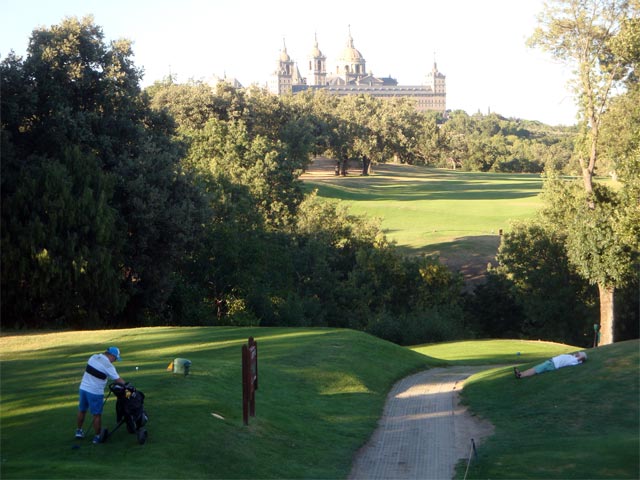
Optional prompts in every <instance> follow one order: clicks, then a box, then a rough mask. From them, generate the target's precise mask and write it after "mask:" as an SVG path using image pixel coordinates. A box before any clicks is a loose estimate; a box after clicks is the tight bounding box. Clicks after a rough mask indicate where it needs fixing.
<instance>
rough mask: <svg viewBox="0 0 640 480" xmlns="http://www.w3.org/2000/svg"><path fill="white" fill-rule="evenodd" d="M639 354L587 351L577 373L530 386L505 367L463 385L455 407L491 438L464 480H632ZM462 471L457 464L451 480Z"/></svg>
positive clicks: (625, 348) (624, 349)
mask: <svg viewBox="0 0 640 480" xmlns="http://www.w3.org/2000/svg"><path fill="white" fill-rule="evenodd" d="M639 353H640V348H639V342H638V340H633V341H627V342H621V343H617V344H613V345H608V346H603V347H600V348H597V349H590V350H588V354H589V359H588V361H587V362H585V363H584V364H583V365H580V366H576V367H567V368H563V369H560V370H558V371H554V372H549V373H545V374H542V375H536V376H534V377H531V378H526V379H520V380H516V379H515V377H514V375H513V369H512V368H510V367H509V368H500V369H494V370H490V371H486V372H483V373H480V374H477V375H475V376H473V377H471V378H470V379H469V380H468V381H467V383H466V384H465V388H464V390H463V392H462V398H463V401H464V403H466V404H468V405H470V407H471V409H472V411H473V412H474V413H476V414H478V415H480V416H482V417H483V418H486V419H488V420H489V421H491V422H492V423H493V424H494V426H495V433H494V435H493V436H491V437H490V438H489V439H488V440H487V441H486V442H485V443H483V444H482V445H481V447H480V448H479V450H478V452H479V456H478V460H477V461H474V462H472V463H471V467H470V470H469V472H468V475H467V478H469V479H471V478H475V479H486V478H505V479H512V478H523V479H524V478H539V479H587V478H589V479H596V478H608V479H623V478H624V479H637V478H638V477H639V475H640V441H639V438H640V436H639V432H640V421H639V417H640V408H639V407H640V391H639V383H640V375H639V373H640V355H639ZM534 364H535V362H533V363H527V364H524V365H523V368H527V367H530V366H532V365H534ZM465 470H466V463H465V462H462V464H460V465H459V467H458V469H457V478H463V477H464V472H465Z"/></svg>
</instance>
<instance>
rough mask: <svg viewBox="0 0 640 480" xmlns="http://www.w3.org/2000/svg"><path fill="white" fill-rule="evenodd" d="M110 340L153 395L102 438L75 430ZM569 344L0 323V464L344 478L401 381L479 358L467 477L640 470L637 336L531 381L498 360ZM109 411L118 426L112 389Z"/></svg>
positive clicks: (142, 473)
mask: <svg viewBox="0 0 640 480" xmlns="http://www.w3.org/2000/svg"><path fill="white" fill-rule="evenodd" d="M249 336H253V337H255V338H256V340H257V341H258V347H259V362H260V365H259V372H260V386H259V390H258V391H257V399H256V414H257V415H256V417H254V418H251V419H250V424H249V426H244V425H243V422H242V402H241V400H242V390H241V381H240V373H241V361H240V353H241V345H243V344H244V343H246V341H247V338H248V337H249ZM109 345H117V346H119V347H120V348H121V350H122V354H123V360H122V362H118V363H116V366H117V367H118V371H119V373H120V374H121V375H122V376H123V377H124V379H125V380H128V381H131V382H132V383H134V384H135V385H136V386H137V387H138V388H139V389H140V390H142V391H144V392H145V394H146V396H147V400H146V409H147V412H148V414H149V417H150V421H149V424H148V425H147V427H148V430H149V440H148V442H147V443H146V444H145V445H138V444H137V443H136V438H135V436H134V435H130V434H128V433H127V432H126V429H124V428H121V429H120V430H118V431H117V432H115V434H114V435H113V437H112V438H111V439H110V440H109V441H108V442H107V443H106V444H104V445H92V444H91V442H90V439H89V438H87V439H86V440H82V441H76V440H74V439H73V432H74V429H75V416H76V411H77V388H78V383H79V380H80V376H81V374H82V371H83V369H84V366H85V363H86V360H87V358H88V356H89V355H90V354H91V353H94V352H98V351H101V350H103V349H104V348H105V347H106V346H109ZM574 350H576V348H575V347H571V346H568V345H562V344H554V343H549V342H527V341H519V340H491V341H475V342H452V343H446V344H438V345H421V346H416V347H412V348H403V347H399V346H397V345H394V344H391V343H389V342H385V341H382V340H380V339H377V338H375V337H372V336H370V335H367V334H364V333H361V332H355V331H351V330H334V329H295V328H248V329H245V328H224V327H194V328H170V327H164V328H162V327H161V328H140V329H128V330H103V331H90V332H61V333H42V334H35V335H34V334H30V335H27V334H20V335H7V334H6V333H4V336H2V337H0V368H1V373H2V375H1V378H0V381H1V384H0V386H1V389H0V401H1V406H2V408H1V410H0V422H1V425H0V426H1V429H0V439H1V446H2V451H1V464H0V476H1V477H2V478H11V479H25V478H51V479H56V478H102V477H107V478H110V477H112V476H116V475H117V477H118V478H123V479H129V478H132V479H133V478H154V479H178V478H180V479H183V478H255V479H276V478H277V479H281V478H283V479H285V478H286V479H288V478H296V479H298V478H326V479H338V478H347V476H348V473H349V470H350V467H351V462H352V459H353V456H354V455H355V454H356V452H357V451H358V449H359V448H360V447H361V446H362V445H363V444H364V443H365V442H366V441H367V440H368V439H369V437H370V435H371V434H372V433H373V430H374V429H375V426H376V424H377V421H378V419H379V417H380V414H381V413H382V408H383V405H384V401H385V399H386V395H387V393H388V391H389V390H390V388H391V387H392V385H393V384H394V383H395V382H396V381H397V380H399V379H400V378H402V377H404V376H406V375H408V374H410V373H413V372H415V371H418V370H420V369H425V368H429V367H431V366H445V365H453V364H475V365H477V364H486V365H496V366H497V368H493V369H490V370H489V371H487V372H485V373H482V374H479V375H476V376H475V377H473V378H472V379H471V380H470V381H469V382H468V384H467V386H466V387H465V389H464V391H463V399H464V401H465V402H466V403H468V404H469V405H470V407H471V409H472V410H473V412H475V413H477V414H478V415H481V416H482V417H485V418H487V419H489V420H490V421H492V422H493V423H494V424H495V425H496V433H495V435H494V436H493V437H490V439H488V440H487V441H486V442H485V443H483V444H482V445H481V446H480V448H479V460H478V461H477V462H475V463H473V464H472V470H471V472H470V476H469V477H468V478H611V479H613V478H635V477H633V475H632V474H637V472H638V437H637V434H638V399H639V392H638V378H639V376H638V373H639V368H638V366H639V359H638V342H637V341H635V342H624V343H621V344H616V345H613V346H610V347H602V348H599V349H597V350H590V351H589V361H588V362H587V363H586V364H585V365H583V366H580V367H572V368H566V369H562V370H560V371H558V372H553V373H549V374H545V375H541V376H539V377H534V378H531V379H526V380H520V381H518V380H515V379H514V378H513V373H512V369H511V367H507V368H505V367H502V366H499V365H504V364H515V363H524V366H527V365H532V364H535V363H537V362H539V361H541V360H543V359H546V358H548V357H550V356H552V355H556V354H558V353H562V352H567V351H574ZM518 352H520V355H518ZM176 357H184V358H188V359H190V360H191V361H192V362H193V366H192V371H191V375H189V376H187V377H184V376H182V375H174V374H172V373H170V372H167V370H166V367H167V365H168V364H169V362H170V361H171V360H173V359H174V358H176ZM135 367H139V370H136V369H135ZM214 413H215V414H216V415H221V416H222V417H224V419H223V420H220V419H218V418H216V417H215V416H214V415H212V414H214ZM104 425H105V426H107V427H109V428H112V427H113V426H114V425H115V400H114V399H113V398H111V399H110V400H108V402H107V404H106V407H105V419H104ZM74 445H78V446H79V447H80V448H72V447H73V446H74ZM458 473H459V474H461V472H460V470H459V471H458Z"/></svg>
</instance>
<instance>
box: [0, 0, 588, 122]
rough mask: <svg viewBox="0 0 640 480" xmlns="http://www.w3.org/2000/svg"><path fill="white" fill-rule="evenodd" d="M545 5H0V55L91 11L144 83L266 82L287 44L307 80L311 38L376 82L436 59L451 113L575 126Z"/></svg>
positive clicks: (418, 75)
mask: <svg viewBox="0 0 640 480" xmlns="http://www.w3.org/2000/svg"><path fill="white" fill-rule="evenodd" d="M542 5H543V0H439V1H433V0H391V1H384V2H375V1H371V0H369V1H361V0H325V1H315V2H306V1H304V0H298V1H290V0H174V1H167V0H128V1H123V0H0V17H1V18H2V20H1V24H0V57H2V58H4V57H5V56H6V55H7V53H8V52H9V50H10V49H13V50H15V52H16V53H17V54H19V55H24V53H25V51H26V47H27V44H28V40H29V37H30V35H31V32H32V30H33V29H34V28H36V27H39V26H46V27H49V26H51V25H54V24H58V23H60V21H61V20H62V19H63V18H64V17H65V16H78V17H82V16H84V15H89V14H92V15H93V16H94V19H95V22H96V23H97V24H98V25H100V26H101V27H102V29H103V32H104V35H105V39H106V40H107V41H109V40H115V39H118V38H122V37H125V38H129V39H131V40H132V41H133V42H134V44H133V48H134V53H135V63H136V65H137V66H138V67H143V68H144V71H145V77H144V81H143V86H146V85H149V84H152V83H153V82H154V81H156V80H160V79H162V78H163V77H164V76H166V75H168V74H169V72H171V73H173V74H176V75H177V76H178V81H179V82H182V81H187V80H188V79H206V78H207V77H210V76H212V75H218V76H223V75H225V74H226V76H227V77H235V78H237V79H238V80H239V81H240V82H241V83H242V84H243V85H245V86H248V85H250V84H252V83H257V84H258V85H261V86H264V85H265V84H266V83H267V81H268V79H269V76H270V75H271V73H272V72H273V71H274V70H275V67H276V62H277V60H278V58H279V54H280V50H281V49H282V46H283V41H284V42H286V46H287V51H288V53H289V55H290V56H291V58H292V59H293V60H295V61H297V62H298V64H299V68H300V71H301V73H302V75H303V76H304V75H306V68H305V64H306V62H307V56H308V54H309V52H310V51H311V49H312V47H313V43H314V36H315V35H317V38H318V44H319V47H320V50H321V51H322V53H323V54H324V55H325V56H326V57H327V64H328V68H330V67H331V65H332V62H333V61H335V60H336V59H337V57H338V56H339V55H340V53H341V52H342V50H343V49H344V47H345V46H346V42H347V37H348V33H349V27H350V28H351V34H352V37H353V40H354V45H355V47H356V48H357V49H358V50H359V51H360V52H361V53H362V55H363V57H364V58H365V60H366V67H367V70H368V71H369V72H370V73H373V74H374V75H376V76H392V77H394V78H395V79H397V80H398V82H399V84H400V85H419V84H422V83H423V81H424V77H425V75H426V74H427V72H428V71H430V70H431V68H432V66H433V61H434V54H435V59H436V61H437V64H438V69H439V70H440V71H441V72H442V73H444V74H445V75H446V77H447V108H450V109H462V110H465V111H466V112H467V113H469V114H472V113H475V112H477V111H481V112H483V113H487V112H488V111H489V110H490V111H491V112H496V113H499V114H501V115H504V116H507V117H516V118H523V119H528V120H540V121H542V122H545V123H549V124H565V125H571V124H574V123H575V115H576V107H575V104H574V101H573V98H572V96H571V94H570V92H569V90H568V88H567V79H568V78H569V76H570V73H571V69H570V68H568V67H566V66H563V65H560V64H557V63H555V62H554V61H553V60H552V59H551V58H550V57H549V56H548V55H547V54H545V53H543V52H541V51H540V50H537V49H530V48H528V47H526V45H525V40H526V39H527V38H528V37H529V36H530V35H531V34H532V33H533V30H534V28H535V26H536V24H537V22H536V15H537V14H538V13H539V12H540V11H541V9H542Z"/></svg>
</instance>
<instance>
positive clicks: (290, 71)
mask: <svg viewBox="0 0 640 480" xmlns="http://www.w3.org/2000/svg"><path fill="white" fill-rule="evenodd" d="M306 65H307V72H308V73H307V76H306V77H303V76H302V75H301V74H300V70H299V68H298V65H297V63H296V62H295V61H294V60H292V59H291V57H290V56H289V54H288V53H287V46H286V44H285V45H283V48H282V51H281V52H280V58H279V59H278V63H277V68H276V71H275V72H273V74H272V75H271V78H270V80H269V84H268V88H269V91H270V92H272V93H274V94H276V95H286V94H292V93H293V94H295V93H298V92H301V91H304V90H309V89H322V90H325V91H327V92H329V93H332V94H335V95H357V94H368V95H371V96H372V97H380V98H394V97H395V98H397V97H408V98H411V99H413V100H414V101H415V104H416V109H417V110H418V111H426V110H435V111H438V112H443V113H444V111H445V110H446V103H447V102H446V100H447V88H446V82H445V76H444V75H443V74H442V73H440V72H439V71H438V67H437V65H436V63H435V61H434V63H433V68H432V70H431V72H429V73H428V74H427V75H426V80H425V83H424V85H398V81H397V80H395V79H394V78H391V77H386V78H378V77H374V76H373V75H372V74H370V73H367V65H366V61H365V59H364V57H363V56H362V54H361V53H360V52H359V51H358V50H357V49H356V48H355V46H354V45H353V38H352V36H351V30H349V37H348V39H347V45H346V47H345V48H344V50H343V51H342V53H341V55H340V57H339V58H338V59H337V61H336V63H335V69H334V70H333V72H329V71H328V70H327V57H326V56H325V55H323V53H322V52H321V51H320V48H319V47H318V39H317V37H316V39H315V44H314V46H313V49H312V50H311V52H310V53H309V56H308V62H307V64H306Z"/></svg>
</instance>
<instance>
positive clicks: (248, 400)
mask: <svg viewBox="0 0 640 480" xmlns="http://www.w3.org/2000/svg"><path fill="white" fill-rule="evenodd" d="M257 389H258V344H257V343H256V341H255V340H254V339H253V337H249V343H248V344H247V345H243V346H242V418H243V420H244V424H245V425H249V416H252V417H255V416H256V390H257Z"/></svg>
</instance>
